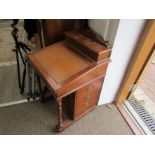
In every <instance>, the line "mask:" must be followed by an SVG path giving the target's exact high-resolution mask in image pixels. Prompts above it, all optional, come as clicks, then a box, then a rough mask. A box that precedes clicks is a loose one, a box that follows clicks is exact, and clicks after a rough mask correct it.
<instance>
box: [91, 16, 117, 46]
mask: <svg viewBox="0 0 155 155" xmlns="http://www.w3.org/2000/svg"><path fill="white" fill-rule="evenodd" d="M118 24H119V19H90V20H89V26H90V28H92V29H94V31H96V32H97V33H99V34H100V35H101V36H102V37H103V38H104V40H105V41H109V45H110V47H112V46H113V43H114V39H115V36H116V32H117V28H118Z"/></svg>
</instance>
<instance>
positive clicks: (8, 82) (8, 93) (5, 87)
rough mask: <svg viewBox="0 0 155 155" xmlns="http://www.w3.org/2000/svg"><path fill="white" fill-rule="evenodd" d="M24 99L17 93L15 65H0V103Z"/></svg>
mask: <svg viewBox="0 0 155 155" xmlns="http://www.w3.org/2000/svg"><path fill="white" fill-rule="evenodd" d="M22 99H24V97H23V96H22V95H20V93H19V89H18V79H17V69H16V65H9V66H1V67H0V104H2V103H7V102H12V101H19V100H22Z"/></svg>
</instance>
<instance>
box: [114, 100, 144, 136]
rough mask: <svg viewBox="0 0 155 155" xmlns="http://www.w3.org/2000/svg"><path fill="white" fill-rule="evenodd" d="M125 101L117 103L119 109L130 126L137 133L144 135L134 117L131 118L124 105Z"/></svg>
mask: <svg viewBox="0 0 155 155" xmlns="http://www.w3.org/2000/svg"><path fill="white" fill-rule="evenodd" d="M122 104H123V103H121V104H119V105H117V108H118V110H119V111H120V113H121V114H122V116H123V117H124V118H125V120H126V122H127V123H128V125H129V126H130V128H131V129H132V131H133V132H134V134H135V135H143V133H142V132H141V131H140V129H139V128H138V126H137V124H136V123H135V122H134V121H133V119H132V118H131V116H130V115H129V114H128V113H127V111H126V110H125V109H124V107H123V106H122Z"/></svg>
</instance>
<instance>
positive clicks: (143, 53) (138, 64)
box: [115, 20, 155, 105]
mask: <svg viewBox="0 0 155 155" xmlns="http://www.w3.org/2000/svg"><path fill="white" fill-rule="evenodd" d="M154 45H155V20H148V21H147V22H146V25H145V27H144V31H143V32H142V35H141V36H140V40H139V42H138V44H137V48H136V50H135V52H134V55H133V57H132V59H131V61H130V64H129V67H128V70H127V72H126V75H125V77H124V80H123V82H122V85H121V87H120V89H119V92H118V95H117V97H116V100H115V104H116V105H119V104H121V103H122V102H123V101H124V100H126V99H127V97H128V96H129V93H130V87H131V85H132V84H134V83H136V81H137V79H138V77H139V76H140V74H141V72H142V69H143V68H144V65H146V61H147V60H148V58H149V57H150V54H151V53H152V52H153V50H154V49H153V48H154Z"/></svg>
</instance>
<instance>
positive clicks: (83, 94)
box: [74, 78, 103, 119]
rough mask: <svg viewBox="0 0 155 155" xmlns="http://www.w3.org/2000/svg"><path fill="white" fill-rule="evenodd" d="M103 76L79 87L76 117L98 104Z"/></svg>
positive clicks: (75, 107)
mask: <svg viewBox="0 0 155 155" xmlns="http://www.w3.org/2000/svg"><path fill="white" fill-rule="evenodd" d="M102 83H103V78H102V79H99V80H96V81H95V82H92V83H91V84H89V85H87V86H85V87H83V88H81V89H79V90H78V91H77V92H76V95H75V105H74V119H75V118H76V117H79V116H80V115H82V114H83V113H85V112H87V111H89V110H90V109H92V108H93V107H95V106H96V104H97V102H98V99H99V95H100V91H101V87H102Z"/></svg>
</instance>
